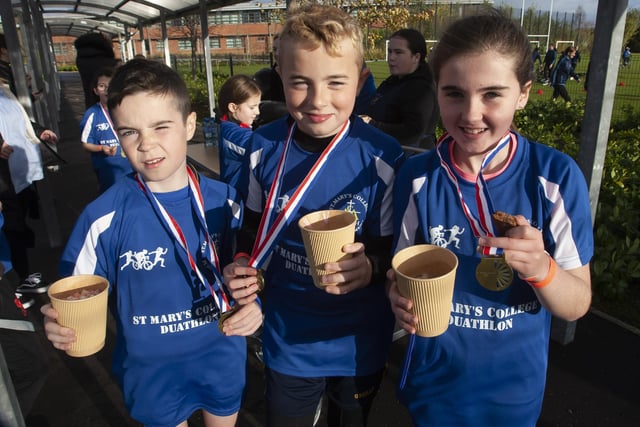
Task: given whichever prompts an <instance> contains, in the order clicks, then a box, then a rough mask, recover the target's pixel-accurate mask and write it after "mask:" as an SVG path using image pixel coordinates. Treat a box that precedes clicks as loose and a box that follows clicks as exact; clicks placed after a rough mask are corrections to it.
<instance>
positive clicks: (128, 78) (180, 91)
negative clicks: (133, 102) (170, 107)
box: [107, 59, 191, 120]
mask: <svg viewBox="0 0 640 427" xmlns="http://www.w3.org/2000/svg"><path fill="white" fill-rule="evenodd" d="M141 92H147V93H150V94H154V95H164V96H173V98H174V101H175V103H176V109H177V110H178V111H180V112H181V113H182V117H183V118H184V119H185V120H186V119H187V117H188V116H189V114H190V113H191V101H190V100H189V91H188V90H187V85H186V84H185V83H184V81H183V80H182V78H181V77H180V76H179V75H178V73H177V72H175V71H174V70H173V69H172V68H171V67H169V66H167V65H165V64H163V63H161V62H156V61H150V60H148V59H132V60H131V61H129V62H126V63H125V64H124V65H121V66H120V67H118V69H117V70H116V72H115V74H114V75H113V78H112V79H111V82H110V83H109V97H108V100H107V105H108V107H109V109H110V110H112V109H114V108H116V107H117V106H118V105H120V104H121V103H122V100H123V99H124V98H126V97H127V96H130V95H135V94H138V93H141Z"/></svg>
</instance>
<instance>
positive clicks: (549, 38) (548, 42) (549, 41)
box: [547, 0, 558, 50]
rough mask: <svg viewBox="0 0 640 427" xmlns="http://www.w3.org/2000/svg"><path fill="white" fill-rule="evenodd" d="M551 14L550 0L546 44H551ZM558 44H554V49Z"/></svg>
mask: <svg viewBox="0 0 640 427" xmlns="http://www.w3.org/2000/svg"><path fill="white" fill-rule="evenodd" d="M552 14H553V0H551V6H549V27H548V28H547V45H550V44H551V15H552ZM557 49H558V46H556V50H557Z"/></svg>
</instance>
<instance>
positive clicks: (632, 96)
mask: <svg viewBox="0 0 640 427" xmlns="http://www.w3.org/2000/svg"><path fill="white" fill-rule="evenodd" d="M588 63H589V56H588V55H583V56H582V60H581V61H580V63H579V64H578V67H577V70H576V72H577V73H578V74H579V75H580V76H581V77H582V81H581V82H580V83H578V82H577V81H575V80H570V81H569V82H568V83H567V90H568V92H569V95H570V96H571V99H572V100H573V101H583V102H584V100H585V98H586V95H587V92H586V91H585V90H584V75H585V74H586V71H587V64H588ZM367 65H368V66H369V69H370V70H371V72H372V73H373V76H374V78H375V82H376V86H377V85H379V84H380V83H381V82H382V81H383V80H384V79H386V78H387V77H388V76H389V68H388V67H387V63H386V61H368V62H367ZM267 66H268V64H264V63H255V62H254V63H241V62H236V63H234V65H233V73H234V74H248V75H253V74H255V73H256V72H257V71H258V70H260V69H262V68H264V67H267ZM213 69H214V71H215V72H218V73H220V74H223V75H231V70H230V67H229V63H228V61H219V62H214V65H213ZM216 89H217V88H216ZM552 94H553V88H552V87H550V86H544V85H542V84H541V83H539V82H535V83H534V85H533V88H532V90H531V96H530V98H529V99H530V101H533V102H536V101H543V100H551V95H552ZM627 105H630V106H632V107H633V108H634V109H635V110H640V58H639V59H637V60H635V61H634V60H633V59H632V60H631V64H630V65H629V66H628V67H620V70H619V73H618V79H617V83H616V93H615V103H614V111H613V119H614V120H615V119H616V118H620V117H622V110H623V108H624V107H625V106H627Z"/></svg>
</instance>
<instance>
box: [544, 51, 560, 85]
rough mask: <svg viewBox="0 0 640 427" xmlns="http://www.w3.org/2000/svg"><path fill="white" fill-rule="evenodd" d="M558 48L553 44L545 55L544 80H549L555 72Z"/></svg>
mask: <svg viewBox="0 0 640 427" xmlns="http://www.w3.org/2000/svg"><path fill="white" fill-rule="evenodd" d="M556 56H557V52H556V47H555V46H554V45H552V44H550V45H549V50H547V53H546V54H545V55H544V63H543V69H542V78H543V79H546V80H549V79H550V78H551V74H552V71H553V64H555V62H556Z"/></svg>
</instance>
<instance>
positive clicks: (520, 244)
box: [478, 215, 591, 320]
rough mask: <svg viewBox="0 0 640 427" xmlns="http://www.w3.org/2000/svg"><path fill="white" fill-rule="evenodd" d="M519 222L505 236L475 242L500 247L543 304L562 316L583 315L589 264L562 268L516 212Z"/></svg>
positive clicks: (536, 232)
mask: <svg viewBox="0 0 640 427" xmlns="http://www.w3.org/2000/svg"><path fill="white" fill-rule="evenodd" d="M516 219H517V221H518V226H516V227H514V228H512V229H510V230H509V231H507V237H481V238H480V239H479V240H478V244H479V245H481V246H491V247H497V248H503V250H504V256H505V260H506V261H507V263H508V264H509V266H511V268H513V269H514V270H515V271H516V272H518V275H519V276H520V277H521V278H522V279H524V280H525V281H527V282H528V283H529V284H530V285H531V287H532V288H533V290H534V291H535V293H536V295H537V296H538V299H539V300H540V302H541V303H542V305H543V306H544V307H545V308H546V309H547V310H548V311H549V312H550V313H551V314H553V315H554V316H557V317H559V318H561V319H565V320H576V319H578V318H580V317H582V316H583V315H584V314H585V313H586V312H587V310H588V309H589V306H590V305H591V276H590V273H589V264H586V265H583V266H581V267H578V268H575V269H570V270H563V269H561V268H560V267H558V266H557V265H556V264H555V261H554V260H553V258H552V257H551V256H550V255H549V254H548V253H547V252H546V251H545V248H544V242H543V239H542V233H541V232H540V231H539V230H538V229H536V228H535V227H532V226H531V225H529V222H528V221H527V220H526V219H525V217H524V216H522V215H516Z"/></svg>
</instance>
